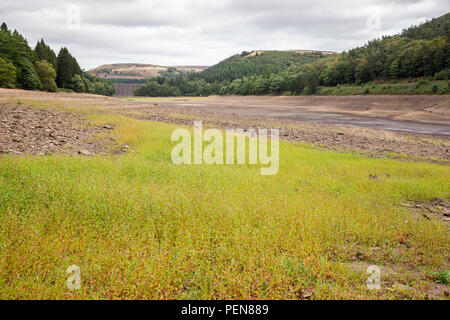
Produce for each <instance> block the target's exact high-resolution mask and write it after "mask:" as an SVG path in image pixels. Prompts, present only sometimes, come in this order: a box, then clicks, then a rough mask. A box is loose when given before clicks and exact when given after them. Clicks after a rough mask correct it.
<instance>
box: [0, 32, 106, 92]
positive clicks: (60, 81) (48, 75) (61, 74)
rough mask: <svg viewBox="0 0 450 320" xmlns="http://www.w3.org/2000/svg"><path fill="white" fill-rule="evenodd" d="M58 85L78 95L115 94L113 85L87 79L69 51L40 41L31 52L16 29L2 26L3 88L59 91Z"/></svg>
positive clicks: (0, 82) (0, 72) (0, 80)
mask: <svg viewBox="0 0 450 320" xmlns="http://www.w3.org/2000/svg"><path fill="white" fill-rule="evenodd" d="M57 86H58V87H59V88H62V89H69V90H73V91H76V92H87V93H95V94H104V95H112V94H114V87H113V85H112V84H111V83H110V82H108V81H106V80H103V79H100V78H98V77H93V76H90V75H89V76H87V75H86V73H84V72H82V70H81V68H80V66H79V65H78V62H77V60H76V59H75V58H74V57H73V56H72V55H71V54H70V52H69V50H67V48H62V49H61V50H60V52H59V54H58V56H56V54H55V52H54V51H53V50H52V49H51V48H50V47H49V46H48V45H47V44H45V42H44V40H43V39H41V40H40V41H38V43H37V44H36V47H35V49H34V50H32V49H31V48H30V47H29V45H28V42H27V40H26V39H25V38H24V37H23V36H22V35H21V34H20V33H19V32H17V30H14V31H13V32H11V30H9V29H8V26H7V25H6V24H5V23H3V24H2V25H1V27H0V87H5V88H21V89H26V90H35V89H40V90H45V91H56V90H58V88H57Z"/></svg>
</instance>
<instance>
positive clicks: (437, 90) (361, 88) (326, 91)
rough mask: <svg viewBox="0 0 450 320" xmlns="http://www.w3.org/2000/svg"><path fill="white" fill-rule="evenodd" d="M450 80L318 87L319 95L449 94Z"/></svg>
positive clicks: (317, 92)
mask: <svg viewBox="0 0 450 320" xmlns="http://www.w3.org/2000/svg"><path fill="white" fill-rule="evenodd" d="M449 93H450V82H449V81H430V80H419V81H416V82H400V83H397V82H393V83H390V82H387V83H373V82H368V83H365V84H361V85H354V84H353V85H352V84H345V85H337V86H335V87H318V88H317V91H316V94H318V95H333V96H339V95H341V96H346V95H361V94H362V95H364V94H449Z"/></svg>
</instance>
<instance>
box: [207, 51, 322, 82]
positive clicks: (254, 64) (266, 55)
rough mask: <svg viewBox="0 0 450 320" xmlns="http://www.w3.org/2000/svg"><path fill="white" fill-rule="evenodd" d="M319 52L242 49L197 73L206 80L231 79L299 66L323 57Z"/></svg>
mask: <svg viewBox="0 0 450 320" xmlns="http://www.w3.org/2000/svg"><path fill="white" fill-rule="evenodd" d="M324 56H325V55H324V54H322V53H321V52H319V51H317V52H311V53H297V52H292V51H253V52H247V51H244V52H242V53H241V54H237V55H234V56H232V57H230V58H228V59H225V60H223V61H221V62H219V63H218V64H216V65H214V66H212V67H210V68H208V69H206V70H205V71H202V72H201V73H199V77H200V78H202V79H204V80H206V82H222V81H233V80H235V79H238V78H243V77H247V76H253V75H262V74H271V73H278V72H280V71H282V70H285V69H286V68H288V67H290V66H300V65H303V64H306V63H310V62H313V61H315V60H317V59H320V58H323V57H324Z"/></svg>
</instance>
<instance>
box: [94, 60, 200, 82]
mask: <svg viewBox="0 0 450 320" xmlns="http://www.w3.org/2000/svg"><path fill="white" fill-rule="evenodd" d="M206 68H208V67H207V66H158V65H153V64H141V63H114V64H105V65H102V66H99V67H96V68H94V69H91V70H90V71H89V73H90V74H92V75H95V76H98V77H100V78H103V79H147V78H152V77H157V76H161V75H163V76H165V75H170V74H172V75H176V74H180V73H187V72H192V71H194V72H200V71H203V70H205V69H206Z"/></svg>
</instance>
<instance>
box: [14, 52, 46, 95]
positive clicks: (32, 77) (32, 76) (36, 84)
mask: <svg viewBox="0 0 450 320" xmlns="http://www.w3.org/2000/svg"><path fill="white" fill-rule="evenodd" d="M18 63H19V66H18V71H19V72H17V83H18V85H19V86H20V88H22V89H26V90H33V89H39V88H40V87H41V81H40V80H39V76H38V74H37V73H36V70H35V69H34V67H33V65H32V64H31V62H30V60H28V59H27V58H23V57H22V58H19V60H18Z"/></svg>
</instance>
